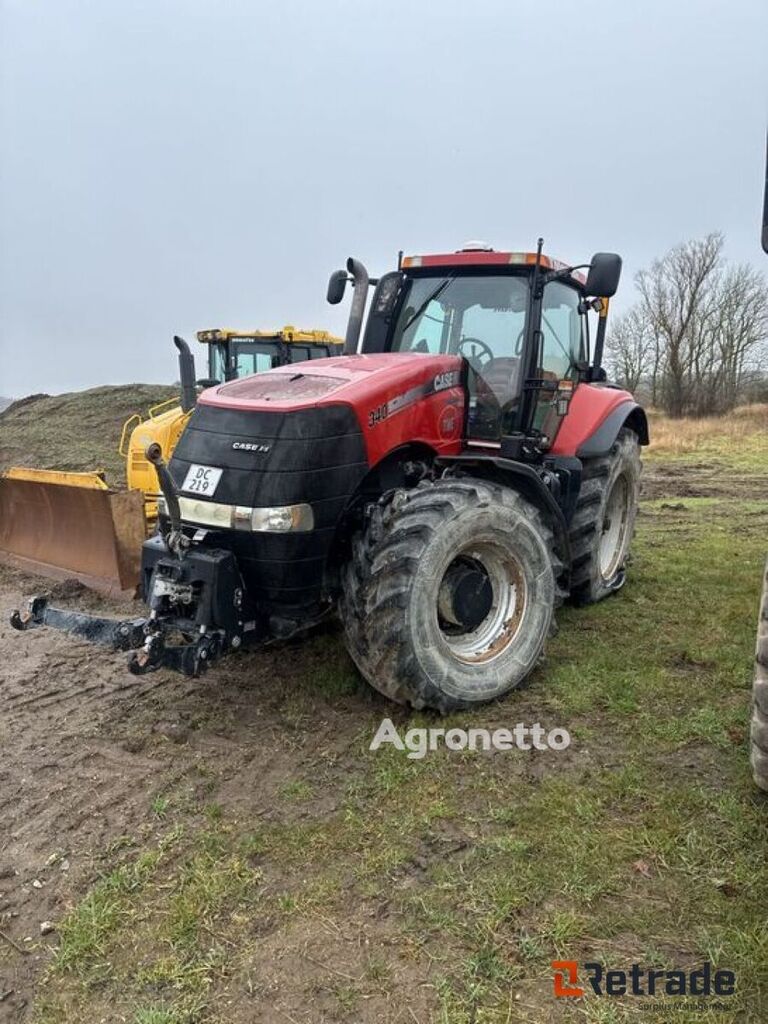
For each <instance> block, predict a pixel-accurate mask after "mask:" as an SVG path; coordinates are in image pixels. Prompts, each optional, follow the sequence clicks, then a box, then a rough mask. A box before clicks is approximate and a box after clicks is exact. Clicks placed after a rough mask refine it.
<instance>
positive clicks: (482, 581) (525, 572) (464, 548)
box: [340, 478, 560, 713]
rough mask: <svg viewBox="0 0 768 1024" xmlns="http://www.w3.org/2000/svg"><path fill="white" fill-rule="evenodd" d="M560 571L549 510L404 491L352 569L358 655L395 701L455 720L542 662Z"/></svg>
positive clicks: (345, 595) (451, 493) (483, 491)
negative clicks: (461, 710)
mask: <svg viewBox="0 0 768 1024" xmlns="http://www.w3.org/2000/svg"><path fill="white" fill-rule="evenodd" d="M559 571H560V565H559V563H558V562H557V559H556V558H555V556H554V553H553V540H552V534H551V531H550V530H549V529H548V527H547V526H546V524H545V522H544V520H543V518H542V516H541V513H540V512H539V511H538V509H537V508H536V507H535V506H533V505H532V504H530V503H529V502H528V501H526V500H525V499H524V498H523V497H522V496H521V495H520V494H518V493H517V492H515V491H513V490H510V489H508V488H506V487H500V486H498V485H496V484H493V483H489V482H486V481H481V480H471V479H468V478H461V479H453V478H451V479H443V480H439V481H437V482H436V483H429V484H426V483H424V484H420V485H419V486H418V487H416V488H414V489H413V490H399V491H396V492H394V494H393V495H390V496H389V497H388V499H386V500H383V501H382V502H380V503H379V504H378V505H377V506H376V507H375V508H374V509H373V511H372V513H371V515H370V518H369V520H368V523H367V526H366V528H365V529H364V530H363V531H361V532H359V533H358V534H357V535H356V536H355V538H354V541H353V551H352V557H351V558H350V560H349V562H348V563H347V565H346V566H345V570H344V577H343V586H342V597H341V601H340V612H341V617H342V621H343V623H344V631H345V635H346V642H347V647H348V649H349V652H350V655H351V656H352V658H353V660H354V661H355V663H356V665H357V667H358V668H359V669H360V672H361V673H362V674H363V676H364V677H365V678H366V679H367V680H368V682H369V683H370V684H371V686H373V687H374V688H375V689H377V690H379V691H380V692H381V693H383V694H385V695H386V696H387V697H389V698H391V699H392V700H395V701H397V702H398V703H403V704H404V703H408V704H411V705H412V706H413V707H414V708H424V707H429V708H434V709H436V710H437V711H440V712H442V713H447V712H449V711H453V710H457V709H459V708H467V707H472V706H474V705H477V704H479V703H481V702H483V701H488V700H492V699H494V698H495V697H499V696H501V695H502V694H504V693H506V692H507V691H508V690H510V689H512V688H513V687H515V686H517V685H519V684H520V683H521V682H522V681H523V680H524V679H525V677H526V676H527V675H528V674H529V672H530V671H531V669H533V667H534V666H535V665H536V663H537V661H538V660H539V657H540V655H541V653H542V650H543V647H544V642H545V640H546V638H547V635H548V634H549V632H550V628H551V626H552V619H553V610H554V606H555V603H556V600H557V598H558V595H559V591H558V587H557V581H556V577H557V575H558V573H559Z"/></svg>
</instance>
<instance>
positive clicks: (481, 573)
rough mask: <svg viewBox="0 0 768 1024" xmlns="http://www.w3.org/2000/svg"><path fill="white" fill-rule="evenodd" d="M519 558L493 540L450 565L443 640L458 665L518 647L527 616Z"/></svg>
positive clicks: (442, 605) (440, 602)
mask: <svg viewBox="0 0 768 1024" xmlns="http://www.w3.org/2000/svg"><path fill="white" fill-rule="evenodd" d="M526 604H527V592H526V585H525V576H524V574H523V570H522V566H521V565H520V563H519V562H518V560H517V559H516V558H515V557H514V556H513V555H512V554H510V552H509V551H507V550H505V549H504V548H503V547H501V546H500V545H499V544H496V543H494V542H492V541H486V542H483V543H474V544H470V545H467V546H466V547H464V548H462V549H461V550H460V551H459V552H457V553H456V554H455V555H454V556H453V557H452V559H451V561H450V562H449V564H448V565H447V566H446V569H445V572H444V573H443V577H442V579H441V581H440V586H439V589H438V596H437V609H436V611H437V624H438V629H439V630H440V635H441V637H442V639H443V642H444V643H445V644H446V646H447V647H448V649H449V650H450V652H451V653H452V654H453V656H454V657H455V658H457V659H458V660H459V661H462V662H465V663H466V664H475V663H477V662H487V661H491V660H492V659H494V658H497V657H499V655H500V654H502V653H503V652H504V651H505V650H507V648H508V647H509V646H510V645H511V644H512V643H514V640H515V638H516V637H517V635H518V633H519V631H520V627H521V624H522V621H523V617H524V615H525V609H526Z"/></svg>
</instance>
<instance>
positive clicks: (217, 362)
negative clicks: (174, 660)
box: [0, 325, 344, 593]
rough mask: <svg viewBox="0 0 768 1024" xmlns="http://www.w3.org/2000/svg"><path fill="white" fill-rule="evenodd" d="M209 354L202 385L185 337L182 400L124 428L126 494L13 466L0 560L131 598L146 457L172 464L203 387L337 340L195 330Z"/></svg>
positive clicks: (149, 518)
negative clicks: (153, 450)
mask: <svg viewBox="0 0 768 1024" xmlns="http://www.w3.org/2000/svg"><path fill="white" fill-rule="evenodd" d="M197 339H198V341H199V342H201V343H202V344H204V345H205V346H206V348H207V357H208V358H207V371H208V375H207V376H206V377H203V378H200V379H198V378H197V376H196V373H195V360H194V357H193V355H192V352H191V351H190V348H189V345H188V344H187V343H186V341H184V339H183V338H179V337H176V338H174V344H175V345H176V348H177V349H178V351H179V370H180V392H181V393H180V397H179V398H178V399H177V398H171V399H169V400H168V401H167V402H164V403H162V404H161V405H159V406H155V407H154V408H152V409H150V410H149V411H148V414H147V415H146V416H142V415H141V414H140V413H134V414H133V415H132V416H130V417H129V418H128V419H127V420H126V422H125V423H124V425H123V430H122V435H121V438H120V454H121V455H122V456H123V457H124V458H125V460H126V484H127V491H116V490H113V489H112V488H110V487H109V486H108V485H107V484H106V482H105V480H104V474H103V473H101V472H99V471H95V472H92V473H71V472H65V471H58V470H43V469H28V468H21V467H12V468H11V469H8V470H6V471H5V472H4V473H0V559H2V560H3V561H5V562H9V563H11V564H14V565H17V566H20V567H21V568H25V569H30V570H32V571H35V572H39V573H43V574H45V575H48V576H53V577H58V578H68V577H75V578H77V579H79V580H81V581H82V582H83V583H85V584H86V585H88V586H90V587H93V588H94V589H98V590H102V591H105V592H107V593H111V592H114V593H117V592H121V591H131V590H132V589H134V588H135V586H136V584H137V582H138V572H139V558H140V553H141V545H142V543H143V541H144V539H145V538H146V536H147V534H148V533H149V532H151V531H152V529H154V524H155V522H156V519H157V498H158V495H159V493H160V485H159V482H158V479H157V473H156V471H155V468H154V466H153V465H152V464H151V463H150V462H149V461H148V459H147V457H146V454H145V452H146V450H147V448H148V447H149V445H151V444H157V445H159V447H160V450H161V451H162V455H163V458H165V459H168V458H170V456H171V453H172V452H173V449H174V448H175V447H176V443H177V442H178V440H179V437H180V436H181V434H182V431H183V430H184V427H185V426H186V424H187V421H188V419H189V417H190V416H191V414H192V409H193V408H194V406H195V403H196V401H197V394H198V390H199V389H200V388H205V387H212V386H213V385H215V384H218V383H223V382H224V381H230V380H235V379H237V378H238V377H245V376H248V375H249V374H253V373H260V372H262V371H264V370H269V369H272V368H273V367H275V366H284V365H286V364H289V363H300V362H303V361H305V360H308V359H321V358H325V357H327V356H332V355H340V354H341V353H342V351H343V348H344V341H343V339H342V338H337V337H335V336H334V335H332V334H329V333H328V332H327V331H321V330H307V331H303V330H298V329H297V328H295V327H293V326H290V325H288V326H286V327H283V328H282V330H279V331H237V330H229V329H226V328H214V329H211V330H205V331H198V332H197Z"/></svg>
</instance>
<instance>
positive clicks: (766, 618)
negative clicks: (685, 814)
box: [749, 563, 768, 791]
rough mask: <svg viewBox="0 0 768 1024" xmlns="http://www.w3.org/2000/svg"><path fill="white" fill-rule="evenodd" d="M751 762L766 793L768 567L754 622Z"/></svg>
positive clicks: (753, 773)
mask: <svg viewBox="0 0 768 1024" xmlns="http://www.w3.org/2000/svg"><path fill="white" fill-rule="evenodd" d="M752 699H753V704H752V723H751V726H750V730H749V733H750V740H751V750H750V762H751V764H752V776H753V778H754V780H755V784H756V785H757V786H759V787H760V789H764V790H767V791H768V563H766V566H765V574H764V576H763V594H762V598H761V601H760V612H759V613H758V619H757V647H756V649H755V680H754V683H753V684H752Z"/></svg>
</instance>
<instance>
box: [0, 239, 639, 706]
mask: <svg viewBox="0 0 768 1024" xmlns="http://www.w3.org/2000/svg"><path fill="white" fill-rule="evenodd" d="M586 267H587V269H588V273H586V275H582V274H580V273H579V268H575V267H569V266H566V265H564V264H561V263H558V262H556V261H554V260H552V259H550V258H548V257H547V256H545V255H544V254H543V253H542V243H541V241H539V246H538V251H537V252H535V253H510V252H496V251H493V250H492V249H489V248H486V247H483V246H479V245H474V246H469V247H468V248H466V249H463V250H461V251H459V252H455V253H450V254H438V255H431V256H412V257H407V258H402V257H401V258H400V260H399V266H398V269H397V270H395V271H393V272H391V273H388V274H385V275H384V276H383V277H381V278H380V279H378V280H370V279H369V277H368V274H367V272H366V270H365V268H364V267H363V265H362V264H361V263H359V262H358V261H357V260H354V259H350V260H349V261H348V263H347V270H346V271H337V272H336V273H335V274H333V275H332V277H331V280H330V283H329V287H328V300H329V301H330V302H331V303H338V302H340V301H341V299H342V297H343V294H344V291H345V287H346V285H347V284H348V283H349V282H350V281H351V283H352V285H353V298H352V303H351V310H350V314H349V323H348V328H347V335H346V342H345V353H346V354H345V355H343V356H339V357H334V358H330V359H323V360H318V361H316V362H311V363H303V364H301V365H300V366H283V367H278V368H276V369H272V370H269V371H267V372H265V373H258V374H255V375H253V376H250V377H246V378H244V379H241V380H235V381H231V382H228V383H224V384H221V385H218V386H216V387H212V388H210V389H208V390H206V391H204V392H203V394H202V395H201V396H200V399H199V401H198V403H197V406H196V408H195V410H194V412H193V414H192V416H191V418H190V421H189V424H188V425H187V427H186V429H185V430H184V432H183V434H182V436H181V438H180V440H179V443H178V445H177V447H176V449H175V450H174V452H173V457H172V458H171V460H170V462H169V464H168V465H167V466H166V465H165V464H164V463H163V461H162V459H161V458H160V456H159V453H158V452H157V451H156V450H153V449H151V448H150V450H149V452H148V455H149V457H150V458H151V459H152V460H153V461H154V462H155V465H156V466H157V469H158V475H159V479H160V483H161V487H162V490H163V495H164V498H163V499H161V502H160V525H159V531H158V533H157V535H156V536H154V537H153V538H151V539H150V540H148V541H147V542H146V543H145V545H144V549H143V560H142V591H143V596H144V598H145V600H146V602H147V603H148V605H149V614H148V616H147V618H145V619H138V620H130V621H125V622H115V621H114V620H108V619H97V618H94V617H92V616H86V615H81V614H79V613H72V612H67V611H62V610H59V609H55V608H51V607H49V606H48V604H47V602H46V600H45V599H44V598H32V599H31V600H30V602H29V603H28V605H27V607H26V608H25V610H24V611H23V612H22V613H19V612H16V613H14V615H13V623H14V625H15V626H16V627H17V628H28V627H30V626H34V625H41V624H48V625H52V626H58V627H59V628H64V629H68V630H70V631H72V632H75V633H79V634H81V635H84V636H87V637H88V638H90V639H92V640H101V641H104V642H108V643H113V644H115V646H117V647H122V648H125V649H129V650H130V649H133V651H134V653H133V654H132V655H131V658H130V661H129V665H130V668H131V670H132V671H134V672H136V673H142V672H146V671H150V670H152V669H154V668H157V667H159V666H162V665H165V666H170V667H173V668H177V669H180V670H181V671H183V672H185V673H188V674H192V675H197V674H198V673H199V672H200V671H201V670H202V669H203V668H204V667H205V666H206V665H208V664H210V663H211V662H213V661H215V660H216V659H218V658H219V657H221V656H222V655H224V654H226V653H227V652H229V651H232V650H233V649H237V648H241V647H243V646H246V645H257V644H259V643H263V642H265V641H270V640H274V639H276V638H287V637H290V636H293V635H295V634H297V633H300V632H302V631H306V630H307V629H309V628H310V627H312V626H313V625H315V624H316V623H318V622H320V621H321V620H323V619H324V618H325V617H327V616H328V615H330V614H332V612H333V611H334V609H336V608H337V609H338V611H339V613H340V617H341V620H342V623H343V627H344V635H345V638H346V644H347V646H348V649H349V652H350V654H351V656H352V658H353V659H354V661H355V663H356V664H357V666H358V668H359V669H360V671H361V672H362V674H363V675H364V676H365V678H366V679H367V680H368V682H369V683H370V684H371V685H372V686H374V687H375V688H376V689H378V690H380V691H381V692H382V693H384V694H386V695H387V696H388V697H390V698H392V699H393V700H395V701H399V702H403V703H406V702H407V703H410V704H411V705H412V706H413V707H415V708H423V707H429V708H434V709H437V710H439V711H441V712H447V711H450V710H452V709H457V708H463V707H468V706H472V705H475V704H477V703H479V702H482V701H486V700H490V699H492V698H495V697H498V696H500V695H501V694H503V693H506V692H507V691H508V690H510V689H511V688H512V687H514V686H517V685H518V684H519V683H520V682H522V680H524V679H525V677H526V676H527V675H528V673H529V672H530V671H531V670H532V668H533V667H534V666H535V665H536V663H537V661H538V660H539V658H540V656H541V654H542V650H543V648H544V644H545V641H546V639H547V637H548V635H549V634H550V633H551V631H552V630H553V626H554V623H553V615H554V611H555V607H556V605H557V604H558V603H559V602H560V601H561V600H562V599H563V598H565V597H566V596H568V595H570V597H571V598H572V599H573V600H574V601H576V602H593V601H598V600H600V599H601V598H604V597H606V596H607V595H609V594H611V593H613V592H614V591H616V590H618V589H619V588H620V587H621V586H622V584H623V582H624V574H625V565H626V561H627V554H628V550H629V545H630V540H631V537H632V533H633V528H634V522H635V514H636V508H637V499H638V487H639V476H640V457H639V452H640V445H643V444H646V443H647V441H648V427H647V422H646V417H645V414H644V412H643V410H642V409H641V408H640V407H639V406H638V405H637V403H636V402H635V401H634V400H633V398H632V396H631V395H630V394H628V393H627V392H626V391H623V390H621V389H619V388H617V387H615V386H613V385H611V384H608V383H606V380H605V373H604V371H603V370H602V367H601V361H602V352H603V342H604V338H605V327H606V317H607V313H608V301H609V298H610V297H611V296H612V295H613V294H614V293H615V291H616V288H617V286H618V281H619V275H620V271H621V260H620V258H619V257H618V256H616V255H613V254H611V253H598V254H597V255H595V256H594V257H593V259H592V261H591V263H590V264H588V265H586ZM371 286H373V288H374V291H373V295H372V298H371V303H370V309H369V311H368V315H367V320H366V323H365V330H364V332H362V327H363V321H364V319H366V318H365V312H366V305H367V299H368V295H369V288H370V287H371ZM593 313H596V314H597V329H596V332H595V333H594V340H593V341H591V340H590V325H589V321H590V318H591V315H592V314H593ZM361 334H362V340H360V339H361Z"/></svg>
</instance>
